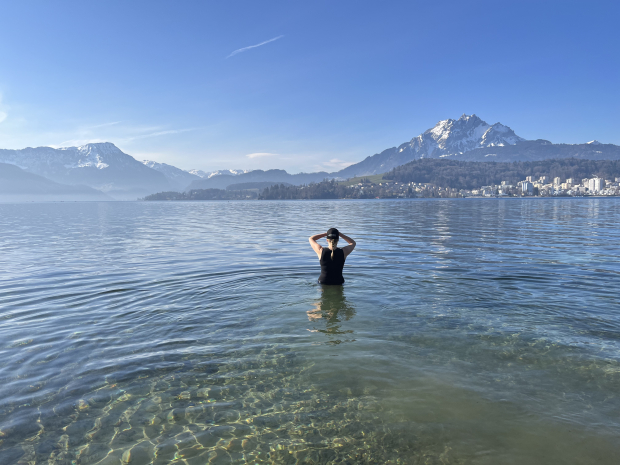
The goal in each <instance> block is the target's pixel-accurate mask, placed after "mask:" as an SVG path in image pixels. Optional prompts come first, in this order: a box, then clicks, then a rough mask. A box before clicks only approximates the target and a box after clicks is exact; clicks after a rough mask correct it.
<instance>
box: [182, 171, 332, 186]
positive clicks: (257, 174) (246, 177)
mask: <svg viewBox="0 0 620 465" xmlns="http://www.w3.org/2000/svg"><path fill="white" fill-rule="evenodd" d="M328 177H329V173H326V172H324V171H322V172H319V173H299V174H288V173H287V172H286V171H284V170H268V171H263V170H255V171H250V172H248V173H242V174H238V175H235V176H231V175H220V176H212V177H210V178H207V179H201V180H199V181H194V182H192V183H191V184H190V185H189V186H187V187H186V188H185V190H186V191H189V190H192V189H226V188H227V187H228V186H230V185H231V184H241V183H249V182H251V183H254V182H269V183H272V184H280V183H289V184H293V185H301V184H309V183H312V182H320V181H322V180H323V179H325V178H328Z"/></svg>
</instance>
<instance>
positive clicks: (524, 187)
mask: <svg viewBox="0 0 620 465" xmlns="http://www.w3.org/2000/svg"><path fill="white" fill-rule="evenodd" d="M528 178H531V176H528ZM520 184H521V192H523V193H524V194H533V193H534V184H532V183H531V182H529V181H521V183H520Z"/></svg>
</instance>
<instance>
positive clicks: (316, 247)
mask: <svg viewBox="0 0 620 465" xmlns="http://www.w3.org/2000/svg"><path fill="white" fill-rule="evenodd" d="M325 236H327V233H322V234H315V235H314V236H310V237H309V238H308V241H310V246H311V247H312V249H313V250H314V251H315V252H316V254H317V255H318V256H319V260H320V259H321V250H323V247H321V244H319V243H318V242H317V240H319V239H322V238H323V237H325Z"/></svg>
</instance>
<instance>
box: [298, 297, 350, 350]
mask: <svg viewBox="0 0 620 465" xmlns="http://www.w3.org/2000/svg"><path fill="white" fill-rule="evenodd" d="M320 291H321V297H320V299H319V300H318V301H317V302H315V303H314V304H313V306H312V307H313V308H312V310H308V312H306V313H307V314H308V320H309V321H310V322H312V323H314V325H313V328H312V329H308V331H310V332H313V333H323V334H327V336H328V338H329V340H328V341H327V343H328V344H340V343H342V342H353V341H355V339H351V338H348V336H345V335H348V334H352V333H353V330H351V329H342V322H343V321H349V320H350V319H351V318H353V317H354V316H355V307H354V306H353V305H352V304H351V303H350V302H349V301H347V299H346V297H345V295H344V286H327V285H321V286H320Z"/></svg>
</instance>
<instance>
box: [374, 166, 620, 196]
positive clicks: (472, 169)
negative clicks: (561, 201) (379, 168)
mask: <svg viewBox="0 0 620 465" xmlns="http://www.w3.org/2000/svg"><path fill="white" fill-rule="evenodd" d="M526 176H534V177H535V178H536V179H538V178H539V177H540V176H549V177H550V178H551V179H553V178H554V177H560V178H561V179H562V180H563V181H564V180H566V179H567V178H574V179H576V180H579V181H581V179H583V178H591V177H594V176H599V177H601V178H605V179H614V178H616V177H620V160H582V159H575V158H566V159H561V160H541V161H530V162H513V163H500V162H467V161H456V160H443V159H428V158H425V159H421V160H415V161H412V162H409V163H407V164H405V165H402V166H398V167H396V168H394V169H393V170H392V171H390V172H388V173H386V174H385V175H384V176H383V177H384V179H389V180H393V181H398V182H416V183H431V184H435V185H436V186H440V187H453V188H457V189H476V188H479V187H480V186H488V185H492V184H500V183H501V182H502V181H507V182H508V183H510V184H516V183H517V182H519V181H522V180H524V179H525V178H526Z"/></svg>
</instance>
